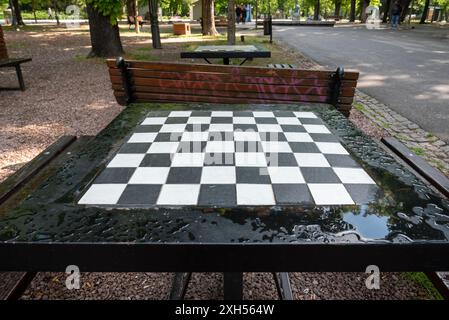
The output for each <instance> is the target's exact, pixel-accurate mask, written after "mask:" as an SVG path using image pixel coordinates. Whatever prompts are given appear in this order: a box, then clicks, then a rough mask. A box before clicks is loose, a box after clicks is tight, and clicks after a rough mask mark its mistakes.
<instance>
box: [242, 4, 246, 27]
mask: <svg viewBox="0 0 449 320" xmlns="http://www.w3.org/2000/svg"><path fill="white" fill-rule="evenodd" d="M241 10H242V23H243V24H245V22H246V7H245V6H244V5H242V8H241Z"/></svg>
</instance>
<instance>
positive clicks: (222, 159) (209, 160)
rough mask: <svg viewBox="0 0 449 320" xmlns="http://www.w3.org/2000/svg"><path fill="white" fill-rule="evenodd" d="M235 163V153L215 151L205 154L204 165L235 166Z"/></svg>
mask: <svg viewBox="0 0 449 320" xmlns="http://www.w3.org/2000/svg"><path fill="white" fill-rule="evenodd" d="M233 165H235V156H234V153H221V152H213V153H206V154H205V155H204V166H233Z"/></svg>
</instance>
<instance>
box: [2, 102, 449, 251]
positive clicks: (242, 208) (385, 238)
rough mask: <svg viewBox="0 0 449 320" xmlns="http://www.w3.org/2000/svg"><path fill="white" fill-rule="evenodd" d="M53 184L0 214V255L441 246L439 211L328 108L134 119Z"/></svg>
mask: <svg viewBox="0 0 449 320" xmlns="http://www.w3.org/2000/svg"><path fill="white" fill-rule="evenodd" d="M53 170H54V172H52V174H51V175H49V177H48V178H46V179H45V180H43V181H41V182H40V183H39V185H38V187H37V189H36V190H35V191H34V192H33V193H32V194H31V195H29V196H28V197H27V198H26V199H25V200H24V201H22V202H21V203H18V204H17V205H16V206H14V207H12V208H8V210H5V209H3V210H2V211H0V241H1V242H0V253H1V252H2V251H1V249H2V248H4V247H2V246H7V245H8V244H9V245H11V244H21V243H22V244H54V243H60V244H81V243H82V244H85V243H88V244H95V243H102V244H106V243H111V244H113V243H120V244H161V245H163V244H173V243H176V244H189V245H190V244H288V245H292V246H293V245H295V244H335V243H337V244H382V245H384V244H419V245H422V244H429V243H430V244H438V245H445V247H444V248H445V250H447V249H446V248H447V246H446V244H448V240H449V216H448V213H449V204H448V201H447V200H444V199H442V198H441V197H440V195H439V194H437V193H435V192H434V191H433V190H431V189H430V188H429V187H428V186H426V185H425V184H424V183H422V182H421V181H420V180H419V179H418V178H417V177H416V176H415V175H414V174H412V173H411V172H410V171H409V170H408V169H407V168H405V167H404V166H403V165H401V164H400V163H398V162H397V161H396V160H395V159H394V158H393V157H392V156H391V155H389V154H388V153H387V152H385V151H384V150H383V149H382V148H381V147H380V146H379V144H378V143H377V142H375V141H373V140H372V139H370V138H368V137H367V136H365V135H364V134H363V133H361V132H360V131H359V130H358V129H356V128H355V127H354V126H353V125H352V124H351V123H350V122H349V121H348V120H347V119H346V118H344V117H343V116H342V115H341V114H340V113H339V112H337V111H336V110H334V109H333V108H332V107H330V106H327V105H318V104H315V105H311V106H308V105H232V106H231V105H199V104H139V105H132V106H130V107H128V108H127V109H125V110H124V111H123V112H122V113H121V114H120V115H119V116H118V117H117V118H116V119H115V120H114V121H113V122H112V123H111V124H110V125H109V126H108V127H107V128H105V129H104V130H103V131H102V132H101V133H100V134H98V135H97V136H96V137H95V138H93V139H92V140H90V141H89V142H87V143H86V144H81V145H79V146H78V147H77V148H75V150H71V152H70V154H69V155H66V159H65V160H64V163H63V165H62V166H61V167H58V168H54V169H53ZM8 252H9V254H11V251H8Z"/></svg>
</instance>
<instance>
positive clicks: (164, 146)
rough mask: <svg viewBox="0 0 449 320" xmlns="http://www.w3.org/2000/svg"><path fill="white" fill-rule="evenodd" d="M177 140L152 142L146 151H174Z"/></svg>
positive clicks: (176, 147) (176, 146)
mask: <svg viewBox="0 0 449 320" xmlns="http://www.w3.org/2000/svg"><path fill="white" fill-rule="evenodd" d="M178 146H179V142H153V143H152V144H151V146H150V149H148V151H147V153H175V152H176V151H177V150H178Z"/></svg>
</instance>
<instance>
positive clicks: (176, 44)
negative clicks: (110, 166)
mask: <svg viewBox="0 0 449 320" xmlns="http://www.w3.org/2000/svg"><path fill="white" fill-rule="evenodd" d="M5 31H6V32H5V36H6V43H7V45H8V51H9V54H10V56H11V57H23V56H31V57H32V58H33V61H32V62H31V63H27V64H24V65H23V73H24V77H25V81H26V85H27V90H26V91H25V92H20V91H0V181H2V180H4V179H5V178H6V177H7V176H9V175H10V174H12V173H13V172H15V171H16V170H17V169H19V168H20V167H21V166H22V165H23V164H25V163H26V162H27V161H29V160H31V159H32V158H33V157H35V156H36V155H37V154H38V153H39V152H41V151H42V150H43V149H44V148H45V147H47V146H48V145H50V144H51V143H52V142H53V141H55V140H56V139H57V138H59V137H60V136H62V135H78V136H79V135H95V134H97V133H98V132H99V131H100V130H101V129H103V128H104V127H105V126H106V125H107V124H108V123H109V122H110V121H111V120H112V119H113V118H114V117H115V116H116V115H117V114H119V113H120V111H121V110H122V108H123V107H122V106H119V105H118V104H117V103H116V102H115V99H114V97H113V94H112V90H111V85H110V82H109V77H108V74H107V68H106V66H105V64H104V61H103V60H102V59H86V58H85V57H86V56H87V54H88V53H89V48H90V40H89V33H88V29H87V28H86V27H81V28H79V29H67V28H64V27H60V28H55V27H28V28H25V29H24V30H23V31H11V30H8V29H7V30H5ZM162 32H163V33H162V37H163V47H164V49H162V50H153V49H151V39H150V38H149V33H148V30H145V29H144V32H143V33H141V34H140V35H138V36H137V35H136V34H135V33H134V32H133V31H128V30H127V28H123V30H122V42H123V45H124V48H125V50H126V52H127V53H126V55H125V57H127V58H133V59H140V60H145V59H151V60H169V61H177V60H180V59H179V52H180V51H181V49H185V48H189V47H191V46H192V45H194V44H195V43H197V42H198V41H205V40H207V41H211V43H217V40H216V39H210V38H204V39H203V38H201V37H199V36H195V35H194V36H192V37H180V38H174V37H172V36H171V35H170V33H169V28H164V27H163V28H162ZM239 32H240V33H241V34H244V35H245V36H246V38H245V41H246V42H248V43H263V44H264V45H265V46H267V47H268V48H269V49H270V50H271V51H272V58H271V59H267V60H262V59H255V60H254V61H252V62H250V64H253V65H255V64H260V65H266V64H267V63H272V62H278V63H279V61H282V62H284V63H292V64H295V65H296V66H298V67H301V68H312V67H318V66H317V65H316V64H314V63H313V62H312V61H310V60H309V59H307V58H305V57H304V56H302V55H301V54H300V53H297V52H294V51H292V50H291V49H288V47H285V48H286V49H284V48H283V47H280V46H278V45H276V44H274V45H271V44H269V43H267V41H266V40H263V39H261V38H252V37H251V35H254V34H255V32H254V31H251V30H239ZM223 41H224V37H221V38H219V40H218V42H223ZM184 62H186V61H184ZM192 62H193V61H192ZM15 85H16V78H15V73H14V72H12V71H7V72H5V71H4V70H2V71H0V86H15ZM351 120H353V121H354V122H355V123H356V124H358V125H359V127H361V128H362V130H364V131H365V132H367V133H368V134H370V135H372V136H374V137H379V136H382V135H383V134H384V133H383V132H382V131H381V130H379V129H376V127H375V126H372V125H370V124H369V123H368V122H367V120H366V118H364V117H363V116H362V115H361V114H359V113H358V112H357V111H354V113H353V115H352V116H351ZM4 276H6V275H4ZM0 277H1V276H0ZM64 277H65V275H64V274H53V273H39V274H38V276H37V278H36V279H35V280H34V281H33V283H32V285H31V286H30V288H29V289H28V290H27V292H26V293H25V295H24V297H23V298H25V299H58V298H59V299H61V298H71V299H76V298H81V299H100V298H103V299H114V298H119V299H157V298H166V297H167V294H168V290H169V288H170V280H171V277H172V275H171V274H151V273H138V274H133V273H131V274H130V273H122V274H111V273H104V274H98V273H86V274H83V280H82V281H84V282H83V287H82V289H81V290H77V291H69V290H67V289H66V288H65V286H64V285H63V284H64ZM365 277H366V275H365V274H358V273H338V274H325V273H307V274H303V273H292V274H291V278H292V285H293V290H294V294H295V297H296V298H297V299H428V298H431V295H430V294H429V292H428V291H427V289H426V288H424V287H423V286H421V285H420V284H418V283H417V282H416V281H412V280H410V278H407V277H405V276H404V275H402V274H384V275H383V278H382V281H383V282H382V283H383V284H384V285H382V286H381V290H375V291H372V290H367V289H366V288H365V287H364V279H365ZM221 289H222V287H221V275H220V274H194V276H193V280H192V284H191V286H190V289H189V291H188V293H187V298H190V299H207V298H212V299H214V298H216V299H219V298H221V297H222V290H221ZM245 297H246V298H248V299H267V298H276V291H275V287H274V283H273V281H272V277H271V275H270V274H255V273H254V274H253V273H250V274H246V275H245Z"/></svg>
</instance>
